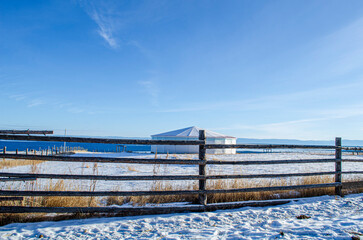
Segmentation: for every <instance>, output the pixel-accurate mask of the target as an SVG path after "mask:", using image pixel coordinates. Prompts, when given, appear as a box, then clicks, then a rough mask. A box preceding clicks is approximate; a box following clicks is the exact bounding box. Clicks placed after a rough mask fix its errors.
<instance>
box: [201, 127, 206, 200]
mask: <svg viewBox="0 0 363 240" xmlns="http://www.w3.org/2000/svg"><path fill="white" fill-rule="evenodd" d="M199 140H201V141H204V143H203V144H200V145H199V160H202V161H204V163H203V164H200V165H199V175H200V176H203V177H205V175H206V174H205V166H206V160H207V159H206V156H205V153H206V149H205V144H206V135H205V130H200V131H199ZM205 185H206V179H205V178H204V179H200V180H199V190H200V191H204V190H205ZM199 203H200V204H201V205H204V206H206V205H207V194H205V193H201V194H199Z"/></svg>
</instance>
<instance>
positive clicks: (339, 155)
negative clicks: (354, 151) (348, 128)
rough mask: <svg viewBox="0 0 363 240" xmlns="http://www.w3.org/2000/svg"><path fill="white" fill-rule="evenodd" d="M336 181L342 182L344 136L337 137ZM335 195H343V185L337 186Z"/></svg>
mask: <svg viewBox="0 0 363 240" xmlns="http://www.w3.org/2000/svg"><path fill="white" fill-rule="evenodd" d="M335 147H336V148H335V159H336V160H337V161H336V162H335V172H338V173H335V182H336V183H342V173H341V172H342V138H340V137H337V138H335ZM335 195H339V196H343V195H342V186H336V187H335Z"/></svg>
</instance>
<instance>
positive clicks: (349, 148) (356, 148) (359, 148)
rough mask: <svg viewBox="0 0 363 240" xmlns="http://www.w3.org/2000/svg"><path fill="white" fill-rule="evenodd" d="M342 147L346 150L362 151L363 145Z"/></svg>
mask: <svg viewBox="0 0 363 240" xmlns="http://www.w3.org/2000/svg"><path fill="white" fill-rule="evenodd" d="M342 149H343V150H348V151H363V147H342Z"/></svg>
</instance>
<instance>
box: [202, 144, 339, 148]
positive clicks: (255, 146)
mask: <svg viewBox="0 0 363 240" xmlns="http://www.w3.org/2000/svg"><path fill="white" fill-rule="evenodd" d="M205 148H206V149H218V148H244V149H276V148H277V149H293V148H294V149H336V148H337V147H336V146H326V145H287V144H206V145H205Z"/></svg>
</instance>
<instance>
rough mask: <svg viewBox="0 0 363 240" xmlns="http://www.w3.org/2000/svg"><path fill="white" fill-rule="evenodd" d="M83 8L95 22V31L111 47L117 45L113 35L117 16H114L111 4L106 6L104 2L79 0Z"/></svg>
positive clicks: (115, 47) (116, 46) (114, 47)
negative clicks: (96, 27) (96, 28)
mask: <svg viewBox="0 0 363 240" xmlns="http://www.w3.org/2000/svg"><path fill="white" fill-rule="evenodd" d="M79 2H80V4H81V6H82V7H83V9H84V10H85V11H86V13H87V14H88V15H89V16H90V18H91V19H92V20H93V21H94V22H95V23H96V24H97V26H98V30H97V33H98V34H99V35H100V37H102V38H103V40H104V41H105V42H106V43H107V45H108V46H110V47H111V48H113V49H117V48H118V47H119V43H118V40H117V39H116V37H115V32H116V30H117V29H116V27H115V24H116V21H117V18H116V17H115V16H114V11H116V9H115V10H114V9H113V7H112V6H108V5H106V4H105V2H99V3H100V4H97V2H95V1H82V0H80V1H79Z"/></svg>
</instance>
